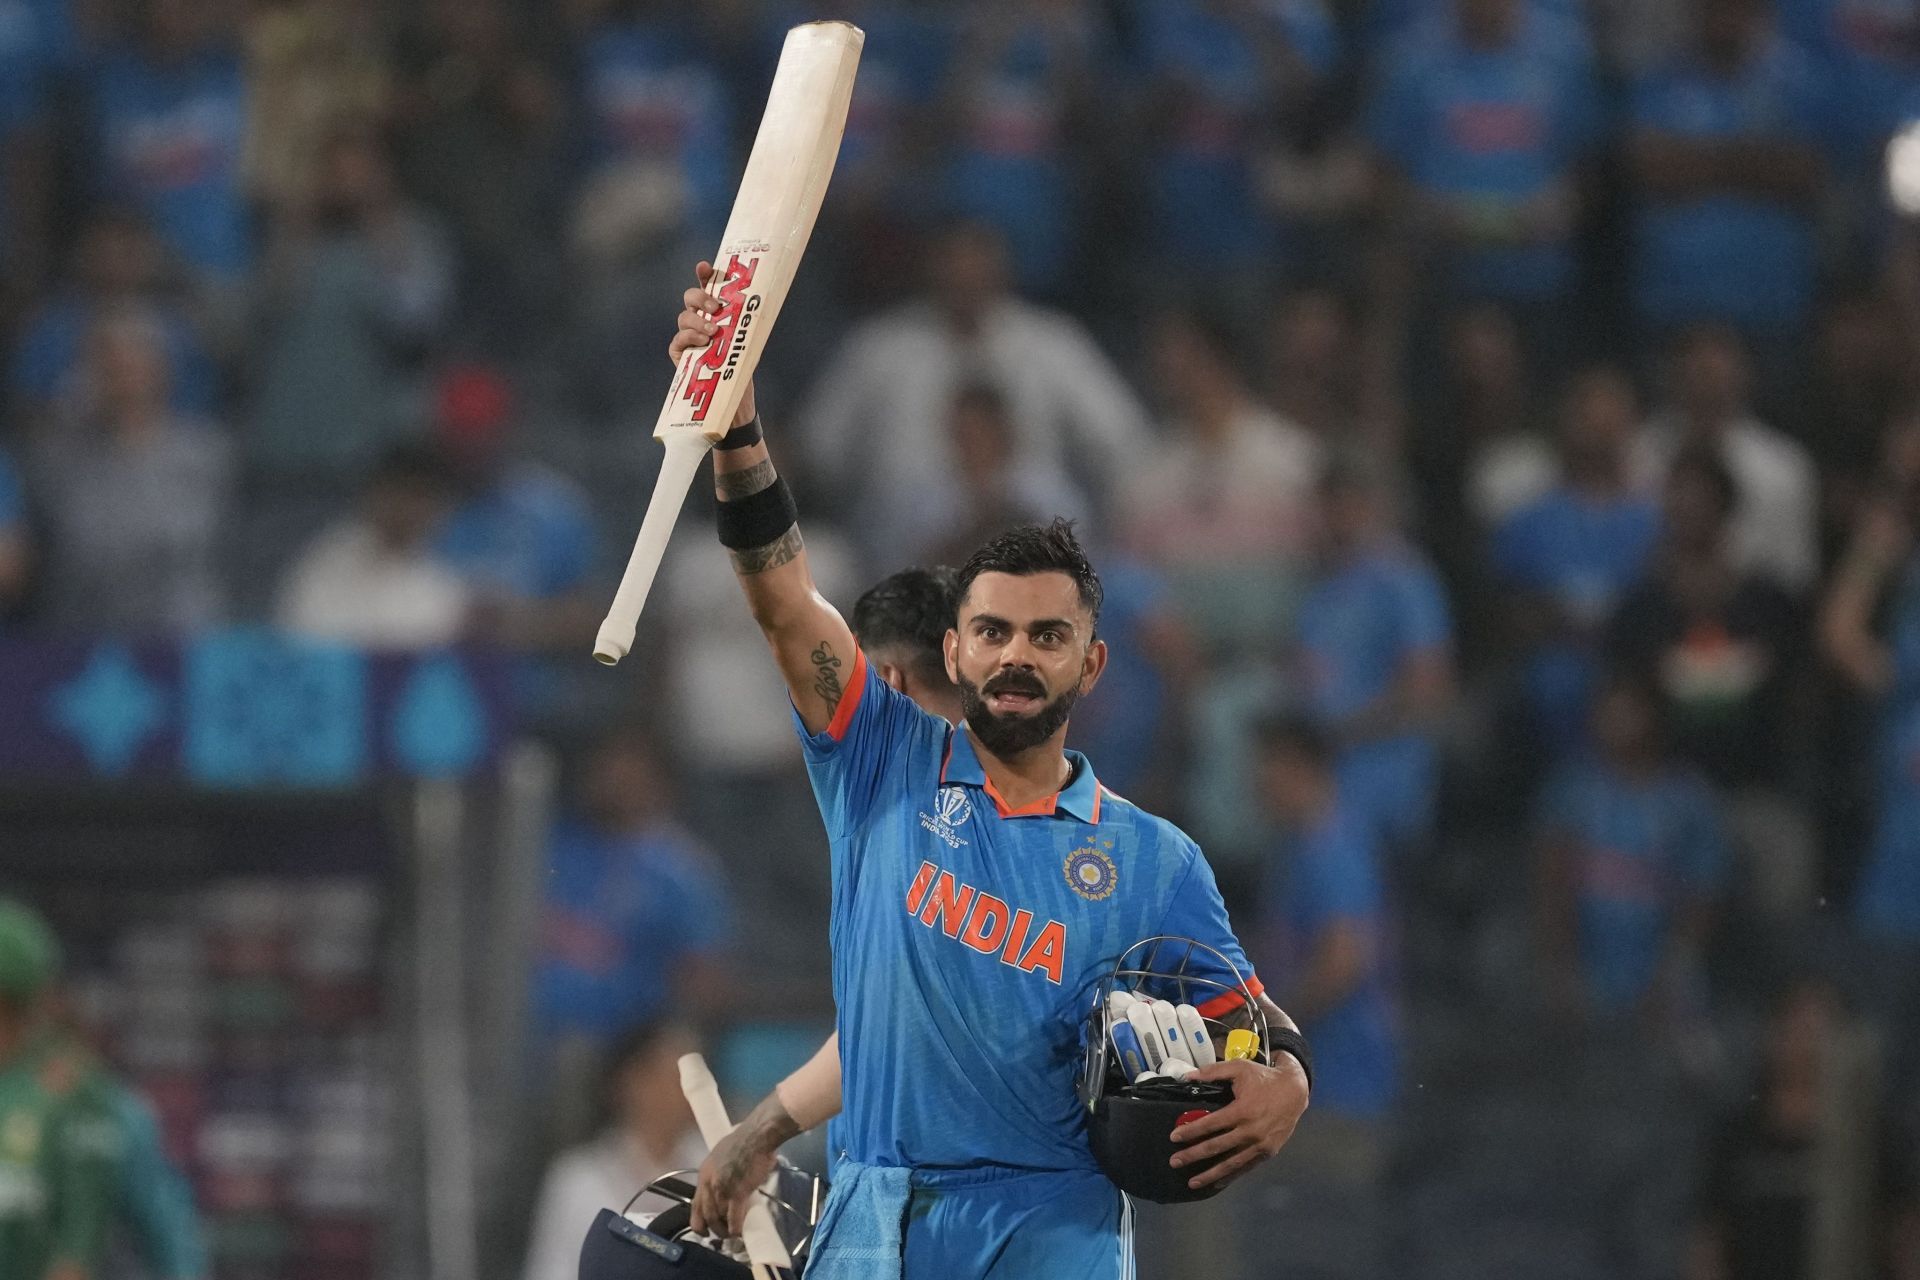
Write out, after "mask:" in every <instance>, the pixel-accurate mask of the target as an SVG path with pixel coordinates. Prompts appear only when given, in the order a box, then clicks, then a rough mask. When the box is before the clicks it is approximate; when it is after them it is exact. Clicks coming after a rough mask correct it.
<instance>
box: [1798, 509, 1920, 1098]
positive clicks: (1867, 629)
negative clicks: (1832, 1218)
mask: <svg viewBox="0 0 1920 1280" xmlns="http://www.w3.org/2000/svg"><path fill="white" fill-rule="evenodd" d="M1900 479H1901V481H1903V482H1904V483H1902V484H1901V486H1900V487H1899V488H1898V489H1896V490H1894V491H1893V492H1891V493H1885V494H1882V495H1880V496H1879V497H1878V499H1877V500H1876V501H1874V502H1872V503H1870V504H1869V505H1868V506H1867V507H1866V508H1865V510H1863V512H1862V514H1861V517H1860V520H1859V525H1858V528H1857V530H1856V532H1855V534H1854V538H1853V542H1852V545H1851V546H1849V547H1848V549H1847V554H1846V558H1845V559H1844V560H1842V562H1841V563H1840V566H1839V567H1838V569H1837V570H1836V571H1835V574H1834V577H1833V582H1832V585H1831V586H1830V588H1829V590H1828V594H1827V598H1826V601H1825V603H1824V605H1823V608H1822V613H1821V618H1820V638H1821V642H1822V646H1823V648H1824V649H1825V652H1826V654H1827V657H1828V659H1829V661H1831V662H1832V663H1833V665H1834V666H1835V667H1836V668H1837V669H1838V670H1839V671H1840V673H1841V675H1842V676H1843V677H1844V678H1845V679H1846V680H1847V681H1848V682H1849V683H1851V684H1852V685H1853V686H1854V687H1855V689H1857V690H1858V691H1859V693H1860V694H1861V695H1863V696H1864V697H1865V698H1866V699H1867V701H1868V705H1869V706H1870V707H1871V711H1872V715H1873V716H1874V717H1875V720H1876V721H1877V724H1876V725H1875V729H1874V737H1875V739H1876V743H1875V748H1874V767H1873V770H1872V775H1873V780H1874V786H1873V788H1872V791H1871V793H1870V794H1871V797H1872V802H1873V807H1874V815H1873V823H1872V827H1871V831H1870V834H1869V836H1868V838H1867V848H1866V856H1865V865H1864V866H1863V867H1862V868H1861V870H1860V873H1859V877H1858V880H1857V882H1856V884H1855V885H1854V887H1853V919H1854V923H1855V928H1856V929H1857V930H1858V932H1859V933H1860V935H1861V936H1862V937H1863V938H1864V940H1865V941H1866V942H1867V944H1868V946H1869V959H1870V961H1871V965H1870V969H1871V973H1870V978H1869V981H1868V983H1867V984H1866V995H1867V997H1868V999H1869V1001H1870V1002H1871V1007H1872V1008H1873V1010H1874V1012H1875V1013H1876V1014H1877V1015H1878V1017H1879V1020H1880V1023H1881V1025H1882V1027H1883V1028H1884V1029H1885V1030H1886V1031H1887V1033H1888V1036H1889V1052H1890V1056H1891V1059H1892V1062H1891V1066H1890V1068H1889V1073H1890V1075H1891V1076H1892V1079H1893V1083H1894V1085H1895V1087H1898V1088H1907V1089H1912V1088H1914V1087H1916V1086H1920V554H1916V551H1915V543H1914V529H1915V523H1914V511H1915V506H1916V503H1915V500H1916V495H1920V488H1917V487H1916V485H1915V482H1914V477H1913V476H1912V475H1910V474H1909V475H1906V476H1903V477H1900Z"/></svg>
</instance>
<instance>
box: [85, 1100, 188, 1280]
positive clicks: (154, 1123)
mask: <svg viewBox="0 0 1920 1280" xmlns="http://www.w3.org/2000/svg"><path fill="white" fill-rule="evenodd" d="M102 1085H103V1091H104V1093H105V1095H106V1098H107V1100H108V1102H109V1103H110V1105H111V1107H112V1110H113V1115H114V1118H115V1120H116V1121H117V1123H118V1125H119V1131H120V1149H121V1156H122V1159H121V1165H120V1215H119V1216H120V1222H121V1224H122V1225H123V1226H124V1227H125V1228H126V1233H127V1235H128V1236H130V1237H131V1238H130V1239H129V1240H128V1244H129V1245H130V1247H131V1249H132V1252H133V1255H134V1257H136V1258H138V1259H139V1261H140V1264H141V1266H143V1267H144V1268H145V1269H146V1270H145V1275H146V1276H147V1280H210V1277H211V1276H212V1274H213V1273H212V1271H211V1270H210V1269H209V1268H208V1264H207V1246H206V1241H205V1240H204V1239H203V1238H202V1234H201V1228H200V1218H199V1213H198V1211H197V1210H196V1209H195V1207H194V1202H193V1188H192V1187H191V1186H190V1185H189V1184H188V1182H187V1179H186V1177H185V1176H184V1175H183V1174H182V1173H181V1172H180V1170H179V1169H178V1168H176V1167H175V1166H174V1163H173V1161H172V1160H171V1159H169V1158H168V1156H167V1152H166V1147H165V1143H164V1139H163V1138H162V1135H161V1133H160V1121H159V1117H157V1116H156V1115H155V1114H154V1110H153V1106H152V1104H151V1103H149V1102H148V1101H147V1100H146V1099H145V1098H143V1097H141V1096H140V1095H139V1094H138V1093H136V1092H134V1090H132V1089H131V1088H129V1087H127V1086H126V1085H125V1084H123V1083H121V1082H120V1081H118V1080H113V1079H107V1080H104V1081H103V1082H102Z"/></svg>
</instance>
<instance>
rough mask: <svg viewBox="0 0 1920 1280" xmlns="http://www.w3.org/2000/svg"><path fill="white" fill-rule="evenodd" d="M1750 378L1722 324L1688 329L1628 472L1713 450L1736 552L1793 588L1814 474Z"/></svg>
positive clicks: (1814, 527)
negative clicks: (1726, 480) (1754, 392)
mask: <svg viewBox="0 0 1920 1280" xmlns="http://www.w3.org/2000/svg"><path fill="white" fill-rule="evenodd" d="M1715 2H1716V3H1717V2H1718V0H1715ZM1751 380H1752V379H1751V371H1750V367H1749V363H1748V359H1747V352H1746V349H1745V347H1744V346H1743V345H1742V344H1741V341H1740V338H1739V337H1738V335H1736V334H1735V333H1734V332H1733V331H1732V330H1731V329H1727V328H1723V327H1720V326H1717V325H1701V326H1699V327H1696V328H1694V329H1691V330H1689V331H1688V332H1687V334H1686V335H1685V336H1684V337H1683V338H1682V339H1681V340H1680V343H1679V346H1678V350H1677V352H1676V355H1675V365H1674V375H1673V403H1672V405H1671V406H1670V407H1668V408H1667V409H1666V410H1664V411H1663V412H1661V413H1660V414H1658V415H1656V416H1655V417H1654V419H1653V421H1652V422H1651V423H1649V424H1648V428H1647V432H1646V435H1645V437H1644V439H1643V441H1642V445H1641V449H1640V456H1639V458H1638V461H1637V470H1638V471H1639V474H1640V479H1641V482H1642V483H1644V484H1645V485H1647V486H1648V487H1649V488H1655V489H1657V488H1658V487H1659V486H1660V485H1661V484H1662V483H1663V482H1664V480H1665V477H1666V474H1667V470H1668V468H1669V467H1671V466H1672V465H1673V459H1674V456H1675V455H1676V454H1678V453H1679V452H1680V450H1682V449H1684V448H1699V449H1706V450H1709V451H1711V452H1714V453H1717V454H1718V455H1719V456H1720V459H1721V461H1722V462H1723V463H1725V464H1726V467H1727V470H1728V471H1729V472H1730V473H1731V474H1732V476H1733V479H1734V483H1735V486H1736V488H1737V490H1738V493H1739V498H1740V505H1739V507H1738V508H1737V509H1736V510H1735V512H1734V517H1733V550H1734V555H1735V557H1736V559H1738V561H1739V562H1740V566H1741V567H1742V568H1743V569H1752V570H1754V571H1755V572H1758V573H1762V574H1765V575H1767V576H1768V577H1771V578H1772V579H1773V580H1774V581H1775V582H1777V583H1779V585H1780V586H1782V587H1784V588H1786V590H1788V591H1789V592H1792V593H1794V594H1796V595H1797V594H1801V593H1804V592H1805V591H1806V590H1807V589H1808V588H1809V587H1811V586H1812V585H1813V581H1814V577H1815V575H1816V574H1817V573H1818V570H1819V546H1818V538H1819V528H1818V518H1819V507H1818V504H1819V480H1818V477H1817V475H1816V473H1815V471H1814V467H1813V460H1812V459H1811V458H1809V457H1808V456H1807V451H1806V450H1805V449H1803V448H1802V447H1801V446H1800V445H1799V444H1798V443H1796V442H1795V441H1794V440H1792V439H1791V438H1789V437H1787V436H1785V435H1783V434H1781V433H1780V432H1778V431H1776V430H1774V429H1773V428H1772V427H1770V426H1768V425H1766V424H1765V423H1763V422H1761V421H1760V420H1759V419H1757V418H1755V417H1754V416H1753V410H1752V408H1751V407H1750V404H1749V400H1748V390H1749V385H1750V383H1751Z"/></svg>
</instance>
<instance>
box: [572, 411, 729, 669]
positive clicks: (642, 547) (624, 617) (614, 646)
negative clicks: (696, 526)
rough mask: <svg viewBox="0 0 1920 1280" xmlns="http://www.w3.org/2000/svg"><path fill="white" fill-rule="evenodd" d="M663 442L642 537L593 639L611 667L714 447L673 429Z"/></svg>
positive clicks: (628, 640) (629, 641)
mask: <svg viewBox="0 0 1920 1280" xmlns="http://www.w3.org/2000/svg"><path fill="white" fill-rule="evenodd" d="M661 443H663V444H664V445H666V456H665V457H664V458H662V459H661V461H660V477H659V479H657V480H655V481H654V482H653V498H652V500H651V501H650V502H648V503H647V514H646V518H645V519H644V520H642V521H641V522H640V536H639V537H637V538H635V539H634V541H633V555H632V556H631V557H629V558H628V560H627V571H626V572H625V573H624V574H622V575H621V577H620V589H619V590H618V591H616V592H614V596H613V607H612V608H610V609H608V610H607V618H606V621H605V622H602V623H601V624H600V634H599V635H598V636H597V637H595V638H594V642H593V656H594V657H595V658H597V659H598V660H599V661H601V662H602V663H605V664H606V665H607V666H609V667H611V666H613V665H614V664H615V663H617V662H619V661H620V659H622V658H624V657H626V656H627V651H628V650H629V649H631V648H633V632H634V628H636V627H638V626H639V625H640V610H641V609H642V608H643V607H645V605H646V603H647V592H648V591H650V590H652V588H653V577H654V574H655V573H657V572H659V569H660V558H661V557H662V556H664V555H666V553H667V539H668V538H670V537H672V536H673V523H674V521H675V520H676V519H678V518H679V516H680V507H681V505H682V504H684V503H685V502H686V500H687V488H688V486H689V485H691V484H692V483H693V476H694V473H695V472H696V471H698V470H699V469H700V459H702V458H704V457H706V456H707V451H708V450H709V449H711V448H713V441H712V440H710V439H708V438H707V437H706V436H703V435H699V434H696V433H693V432H682V431H676V432H674V433H672V434H671V435H668V436H666V437H665V438H664V439H663V440H662V441H661Z"/></svg>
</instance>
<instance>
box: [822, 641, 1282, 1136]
mask: <svg viewBox="0 0 1920 1280" xmlns="http://www.w3.org/2000/svg"><path fill="white" fill-rule="evenodd" d="M800 732H801V737H802V739H803V742H804V744H805V754H806V761H807V768H808V772H809V774H810V776H811V778H812V781H813V787H814V792H815V795H816V796H817V798H818V800H819V803H820V812H821V816H822V818H823V819H824V820H825V822H826V826H827V832H828V835H829V837H830V839H831V844H832V859H833V922H832V934H833V984H834V996H835V998H836V1000H837V1001H838V1003H839V1025H840V1054H841V1063H842V1071H843V1076H844V1082H845V1084H844V1096H845V1111H844V1113H843V1114H842V1116H841V1117H840V1118H839V1120H838V1121H837V1122H836V1125H835V1129H834V1141H835V1145H836V1146H837V1147H839V1148H841V1149H842V1150H843V1151H844V1153H845V1154H846V1155H847V1156H849V1157H850V1158H852V1159H854V1160H856V1161H860V1162H862V1163H864V1164H871V1165H881V1166H888V1165H891V1166H908V1167H912V1168H915V1169H925V1170H934V1169H963V1168H982V1167H987V1166H1001V1167H1007V1168H1014V1169H1028V1170H1062V1171H1066V1170H1072V1171H1090V1170H1094V1169H1096V1166H1095V1165H1094V1163H1093V1158H1092V1155H1091V1154H1090V1152H1089V1151H1088V1148H1087V1141H1086V1133H1085V1126H1084V1121H1083V1119H1082V1115H1081V1111H1080V1107H1079V1104H1078V1102H1077V1100H1076V1098H1075V1095H1074V1074H1075V1071H1076V1069H1077V1067H1078V1064H1079V1061H1080V1051H1081V1035H1082V1025H1083V1023H1084V1022H1085V1019H1086V1015H1087V1012H1088V1009H1089V1007H1090V1005H1091V1003H1092V998H1093V989H1094V986H1095V984H1096V983H1097V982H1098V981H1099V980H1100V978H1101V977H1103V976H1104V975H1105V974H1106V973H1107V971H1108V970H1109V969H1111V967H1112V966H1113V963H1114V960H1115V959H1116V958H1117V957H1118V956H1119V955H1120V953H1121V952H1122V951H1124V950H1125V949H1126V948H1127V947H1128V946H1130V945H1132V944H1133V943H1134V942H1137V941H1139V940H1140V939H1141V938H1143V937H1149V936H1152V935H1154V934H1160V933H1168V934H1176V935H1182V936H1187V937H1193V938H1197V939H1199V940H1200V941H1202V942H1204V943H1206V944H1207V945H1209V946H1212V947H1215V948H1217V949H1219V950H1220V951H1221V952H1222V953H1223V954H1225V955H1226V956H1227V958H1228V959H1229V960H1231V961H1232V962H1233V963H1234V964H1235V965H1238V966H1239V967H1240V972H1241V973H1242V974H1244V975H1248V977H1249V979H1250V983H1251V986H1252V989H1253V990H1254V991H1255V992H1256V993H1258V991H1259V989H1260V988H1259V984H1258V979H1255V978H1252V977H1251V975H1252V968H1251V966H1249V965H1248V964H1247V963H1246V959H1245V956H1244V954H1243V953H1242V952H1241V949H1240V945H1239V943H1238V942H1237V941H1236V940H1235V938H1234V936H1233V931H1232V927H1231V925H1230V924H1229V922H1228V919H1227V911H1226V907H1225V905H1224V904H1223V903H1222V902H1221V899H1220V893H1219V889H1218V888H1217V887H1216V885H1215V883H1214V878H1213V873H1212V871H1211V869H1210V868H1209V867H1208V866H1207V863H1206V860H1205V859H1204V858H1203V857H1202V856H1201V854H1200V850H1199V848H1198V846H1196V845H1195V844H1194V842H1193V841H1192V840H1191V839H1189V838H1188V837H1187V836H1186V835H1185V834H1184V833H1182V832H1181V831H1180V830H1179V829H1178V828H1177V827H1175V826H1173V824H1171V823H1169V822H1166V821H1164V820H1162V819H1160V818H1156V817H1154V816H1152V815H1151V814H1147V813H1144V812H1142V811H1141V810H1140V809H1138V808H1136V807H1135V806H1134V805H1132V804H1130V803H1128V802H1127V801H1125V800H1122V799H1121V798H1119V797H1118V796H1116V795H1114V794H1113V793H1112V792H1110V791H1107V790H1106V789H1105V788H1103V787H1102V786H1101V785H1100V783H1099V780H1098V779H1097V778H1096V777H1095V776H1094V772H1093V768H1092V766H1091V765H1090V764H1089V763H1088V762H1087V760H1086V758H1085V757H1084V756H1082V755H1080V754H1079V753H1077V752H1072V751H1069V752H1068V753H1067V755H1068V759H1069V760H1070V762H1071V763H1072V766H1073V771H1072V774H1071V776H1070V778H1069V780H1068V783H1067V785H1066V786H1065V787H1064V788H1063V789H1062V790H1061V791H1060V792H1059V793H1058V794H1057V795H1054V796H1050V797H1047V798H1046V799H1044V800H1042V801H1040V802H1038V803H1036V804H1032V805H1028V806H1026V807H1025V808H1022V809H1018V810H1015V809H1011V808H1009V807H1008V805H1007V804H1006V802H1005V801H1004V800H1003V799H1002V797H1001V796H1000V795H999V793H998V791H997V790H996V789H995V788H994V786H993V783H992V782H991V781H990V780H989V779H988V777H987V775H986V771H985V770H984V769H983V768H982V766H981V763H980V759H979V757H978V756H977V755H976V754H975V752H974V748H973V743H972V739H971V737H970V736H969V735H968V733H967V731H966V730H965V729H964V728H955V727H953V726H950V725H948V724H947V722H946V721H944V720H941V719H939V718H938V717H936V716H933V715H930V714H928V713H927V712H925V711H922V710H921V709H920V708H919V707H917V706H916V705H915V704H914V703H913V702H912V701H911V700H909V699H908V698H906V697H905V696H903V695H902V694H900V693H898V692H896V691H895V690H893V689H891V688H889V687H888V686H887V684H886V683H885V682H884V681H882V680H881V679H880V678H879V677H878V675H877V674H876V673H875V672H873V671H872V670H871V669H870V668H869V667H868V665H867V663H866V660H865V658H864V656H859V657H856V659H855V662H854V665H853V670H852V672H851V678H850V679H849V681H848V691H847V695H846V697H845V699H844V700H843V701H842V702H841V704H840V706H839V708H838V710H837V714H836V715H835V716H834V718H833V721H832V723H831V724H829V725H828V727H827V729H826V730H825V731H824V732H822V733H819V734H811V735H810V734H807V733H806V732H805V730H804V728H802V729H801V730H800ZM1213 967H1214V968H1215V969H1217V964H1216V965H1214V966H1213ZM1193 972H1195V973H1196V974H1199V975H1201V976H1206V977H1211V978H1216V979H1227V980H1229V981H1230V978H1229V977H1228V975H1223V974H1219V973H1217V972H1212V971H1208V970H1204V969H1201V968H1200V967H1199V962H1198V961H1197V959H1196V962H1195V964H1194V968H1193ZM1225 1000H1226V1002H1227V1003H1234V1002H1237V1001H1236V999H1235V998H1233V997H1227V998H1225ZM1208 1011H1209V1012H1218V1011H1219V1009H1218V1008H1215V1009H1211V1010H1208Z"/></svg>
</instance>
